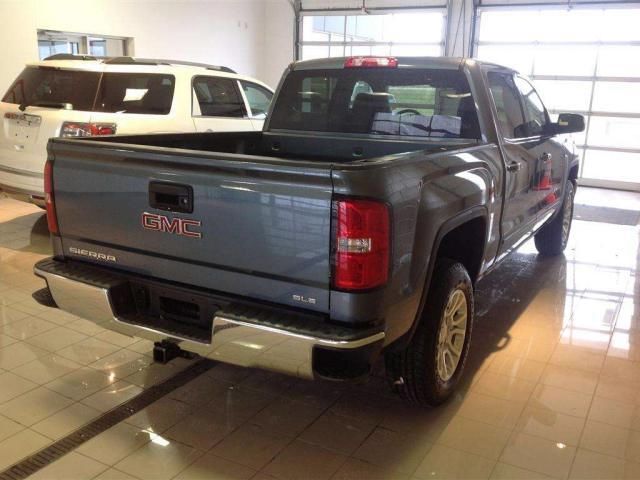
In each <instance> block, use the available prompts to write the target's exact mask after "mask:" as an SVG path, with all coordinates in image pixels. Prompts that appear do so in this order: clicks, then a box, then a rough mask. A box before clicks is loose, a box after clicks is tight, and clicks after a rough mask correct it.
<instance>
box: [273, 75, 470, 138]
mask: <svg viewBox="0 0 640 480" xmlns="http://www.w3.org/2000/svg"><path fill="white" fill-rule="evenodd" d="M345 92H347V94H346V95H345V94H344V93H345ZM271 127H272V128H273V129H287V130H301V131H321V132H341V133H365V134H374V135H395V136H398V135H400V136H414V137H435V138H472V139H478V138H479V137H480V128H479V123H478V116H477V113H476V109H475V103H474V101H473V98H472V96H471V92H470V90H469V84H468V82H467V79H466V76H465V74H464V73H463V72H461V71H458V70H445V69H439V70H437V69H433V70H428V69H427V70H425V69H404V70H397V71H396V72H394V74H393V75H389V74H388V71H386V69H384V68H368V69H367V68H364V69H358V68H345V69H333V70H299V71H294V72H291V73H290V74H289V75H288V76H287V78H286V79H285V81H284V83H283V85H282V87H281V90H280V97H279V101H278V102H277V103H276V104H275V106H274V110H273V116H272V119H271Z"/></svg>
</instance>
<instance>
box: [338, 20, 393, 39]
mask: <svg viewBox="0 0 640 480" xmlns="http://www.w3.org/2000/svg"><path fill="white" fill-rule="evenodd" d="M385 17H386V15H353V16H350V17H347V41H355V42H382V41H384V37H385V35H384V31H385V20H386V18H385Z"/></svg>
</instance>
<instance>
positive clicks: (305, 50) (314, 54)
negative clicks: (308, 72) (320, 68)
mask: <svg viewBox="0 0 640 480" xmlns="http://www.w3.org/2000/svg"><path fill="white" fill-rule="evenodd" d="M328 56H329V47H328V46H327V45H304V46H303V47H302V60H313V59H314V58H327V57H328Z"/></svg>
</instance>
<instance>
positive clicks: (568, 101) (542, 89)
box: [535, 80, 592, 111]
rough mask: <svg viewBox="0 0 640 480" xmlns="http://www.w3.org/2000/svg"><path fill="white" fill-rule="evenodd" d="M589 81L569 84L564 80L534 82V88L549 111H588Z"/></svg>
mask: <svg viewBox="0 0 640 480" xmlns="http://www.w3.org/2000/svg"><path fill="white" fill-rule="evenodd" d="M591 85H592V84H591V81H584V82H569V81H564V80H536V81H535V86H536V88H537V89H538V93H540V96H541V97H542V101H543V102H544V104H545V105H546V106H547V108H548V109H550V110H556V111H562V110H579V111H587V110H588V109H589V100H590V98H591Z"/></svg>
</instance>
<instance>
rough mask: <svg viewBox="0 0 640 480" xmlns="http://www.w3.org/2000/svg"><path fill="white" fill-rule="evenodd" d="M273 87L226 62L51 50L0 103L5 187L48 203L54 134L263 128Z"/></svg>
mask: <svg viewBox="0 0 640 480" xmlns="http://www.w3.org/2000/svg"><path fill="white" fill-rule="evenodd" d="M272 96H273V90H271V89H270V88H269V87H267V86H266V85H265V84H264V83H261V82H259V81H257V80H255V79H253V78H249V77H243V76H241V75H237V74H236V73H235V72H234V71H233V70H230V69H228V68H226V67H217V66H213V65H203V64H196V63H189V62H176V61H172V60H148V59H137V58H132V57H117V58H96V57H88V56H74V55H67V54H61V55H54V56H53V57H49V58H47V59H45V60H43V61H41V62H37V63H33V64H28V65H27V66H26V68H25V69H24V70H23V71H22V73H21V74H20V75H19V76H18V78H17V79H16V81H15V82H14V83H13V85H11V87H10V88H9V90H8V91H7V93H6V94H5V95H4V97H3V98H2V102H0V121H1V122H2V132H1V133H0V191H4V192H6V193H8V194H10V195H12V196H14V197H16V198H19V199H21V200H25V201H30V202H33V203H36V204H38V205H41V206H42V205H43V201H44V193H43V192H44V185H43V169H44V163H45V160H46V157H47V152H46V146H47V140H48V139H49V138H50V137H57V136H72V137H77V136H91V135H112V134H131V133H168V132H232V131H233V132H237V131H259V130H262V124H263V123H264V118H265V116H266V113H267V110H268V108H269V104H270V102H271V98H272Z"/></svg>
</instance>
